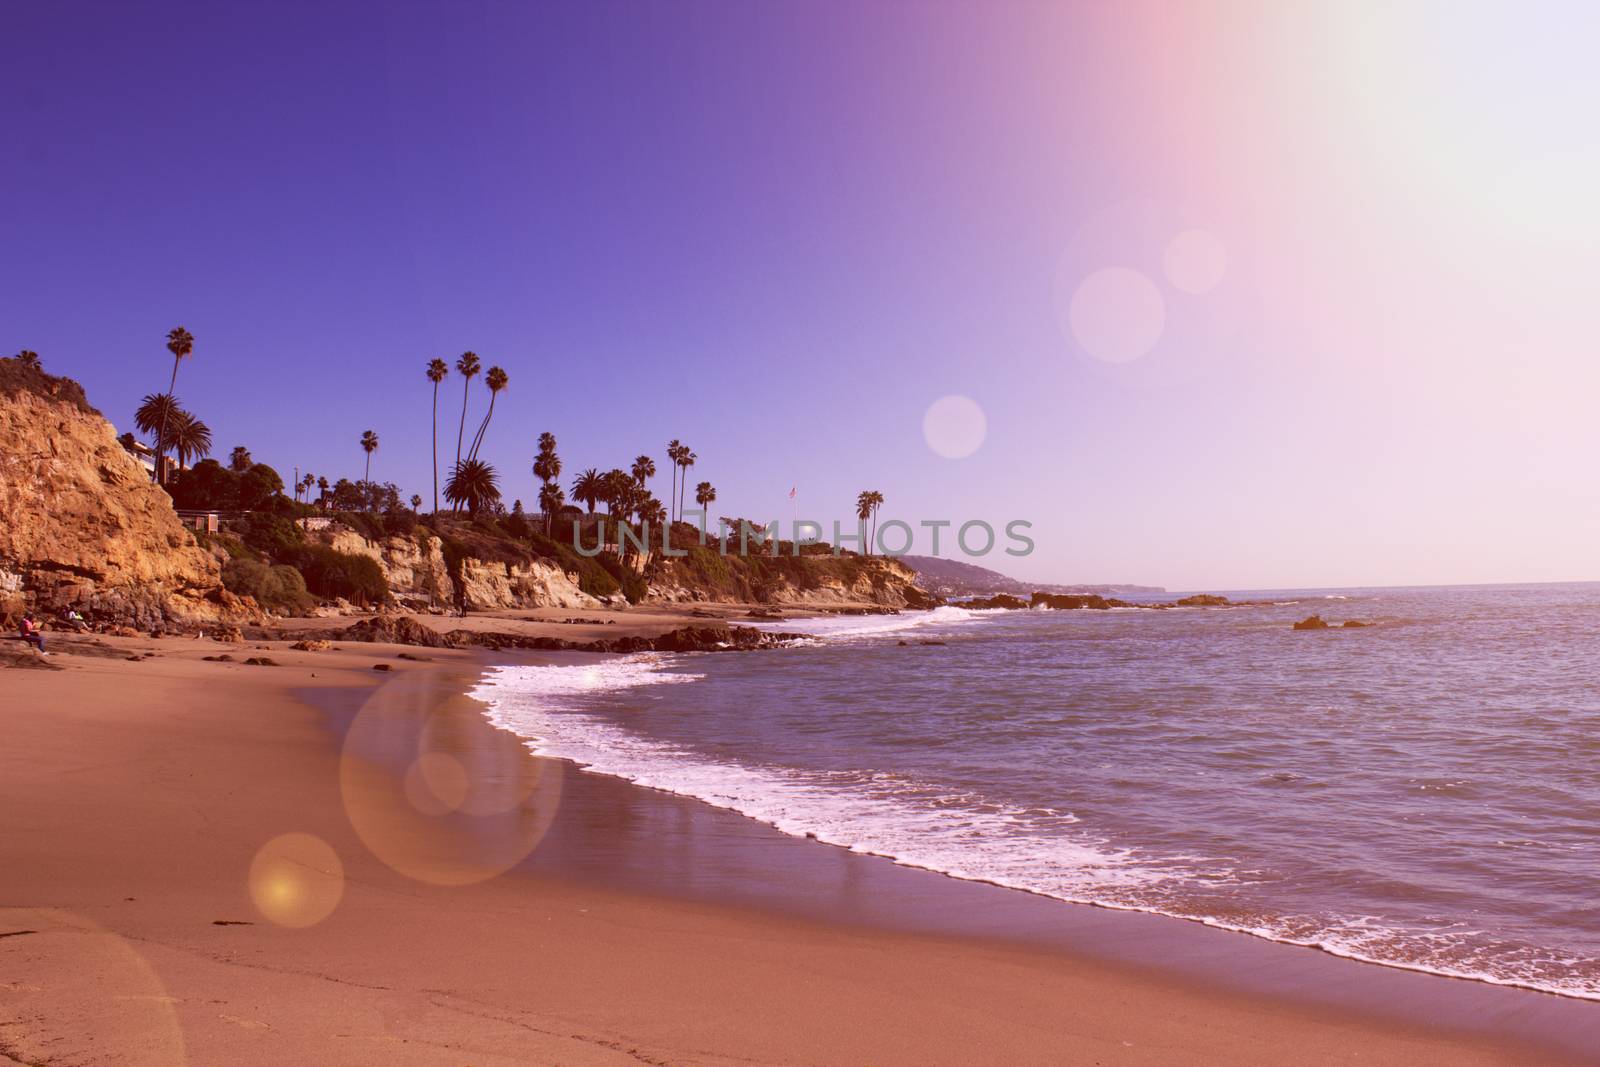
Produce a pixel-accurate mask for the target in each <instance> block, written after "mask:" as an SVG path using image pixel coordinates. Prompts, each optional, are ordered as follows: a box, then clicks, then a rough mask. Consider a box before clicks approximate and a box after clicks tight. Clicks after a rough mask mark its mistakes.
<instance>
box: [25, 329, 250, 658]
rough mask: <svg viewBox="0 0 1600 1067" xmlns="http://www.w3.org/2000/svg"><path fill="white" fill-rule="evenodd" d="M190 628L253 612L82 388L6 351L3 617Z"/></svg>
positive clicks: (143, 627)
mask: <svg viewBox="0 0 1600 1067" xmlns="http://www.w3.org/2000/svg"><path fill="white" fill-rule="evenodd" d="M69 606H70V607H75V608H77V609H78V610H79V611H81V612H82V613H83V614H84V615H85V616H86V617H87V618H88V619H89V620H90V622H92V623H96V624H102V625H124V626H137V627H140V628H142V629H165V628H188V627H192V626H195V625H203V624H215V623H218V622H221V621H225V620H240V619H247V618H250V617H252V616H253V615H254V614H255V611H254V605H253V602H250V601H243V600H240V599H239V598H237V597H234V596H233V595H232V594H230V593H227V592H226V591H224V590H223V588H222V572H221V567H220V565H219V563H218V562H217V560H216V559H215V558H214V557H213V556H212V555H211V554H210V553H208V552H206V551H204V550H203V549H201V548H200V547H199V546H197V545H196V544H195V541H194V538H193V537H192V536H190V534H189V533H188V531H186V530H185V529H184V527H183V524H182V523H181V522H180V521H179V519H178V516H177V513H176V512H174V511H173V510H172V502H171V500H170V499H169V498H168V496H167V495H166V493H165V492H164V491H163V490H161V489H160V488H158V487H157V486H155V485H152V484H151V483H150V480H149V477H148V476H147V474H146V473H145V470H144V468H143V467H142V466H141V465H140V464H139V463H138V461H137V460H135V459H134V458H133V457H132V456H130V455H129V454H128V453H127V452H126V451H125V450H124V449H123V447H122V446H121V445H120V444H119V443H118V442H117V435H116V431H115V430H113V429H112V427H111V424H110V423H109V422H107V421H106V420H105V419H104V418H103V417H102V416H101V415H100V413H99V412H98V411H96V410H95V409H94V408H92V407H90V406H89V403H88V401H87V400H86V399H85V397H84V394H83V389H82V387H81V386H79V385H78V384H77V383H76V382H74V381H71V380H70V379H67V378H54V377H51V376H50V375H47V374H45V373H43V372H42V371H39V370H37V369H35V368H31V367H25V366H23V365H22V364H21V363H19V362H18V361H17V360H15V359H0V615H8V614H12V615H14V614H17V613H19V612H20V611H22V610H23V609H25V608H31V609H33V610H34V611H37V612H39V613H40V614H42V615H46V616H54V615H56V614H58V613H59V612H60V611H61V610H62V609H64V608H66V607H69Z"/></svg>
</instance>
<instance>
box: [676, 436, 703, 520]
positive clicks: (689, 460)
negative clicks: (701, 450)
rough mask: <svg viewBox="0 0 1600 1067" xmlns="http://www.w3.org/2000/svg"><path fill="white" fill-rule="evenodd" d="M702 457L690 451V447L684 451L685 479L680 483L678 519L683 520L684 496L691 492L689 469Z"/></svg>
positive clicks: (682, 460)
mask: <svg viewBox="0 0 1600 1067" xmlns="http://www.w3.org/2000/svg"><path fill="white" fill-rule="evenodd" d="M699 458H700V457H699V456H697V455H695V454H694V453H693V452H691V451H689V449H688V446H685V447H684V449H683V459H681V460H679V462H680V463H682V464H683V477H682V478H681V479H679V481H678V518H679V519H682V518H683V494H684V493H686V492H688V490H689V468H690V467H692V466H694V461H695V460H697V459H699Z"/></svg>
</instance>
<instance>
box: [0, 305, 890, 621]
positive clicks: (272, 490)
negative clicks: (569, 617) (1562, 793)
mask: <svg viewBox="0 0 1600 1067" xmlns="http://www.w3.org/2000/svg"><path fill="white" fill-rule="evenodd" d="M194 351H195V342H194V338H193V336H192V335H191V334H189V333H188V331H186V330H183V329H182V328H181V327H180V328H176V329H174V330H173V331H171V332H170V333H169V335H168V354H169V355H170V356H171V359H172V364H171V366H170V368H168V369H169V375H168V390H167V391H166V392H162V393H152V394H149V395H147V396H145V397H144V398H143V400H142V401H141V403H140V404H139V406H138V408H137V409H136V411H135V412H134V420H133V421H134V425H135V427H136V429H137V431H138V432H139V433H140V434H141V435H143V437H144V439H145V440H147V441H149V442H150V448H149V449H148V450H146V449H145V448H144V446H143V445H141V444H140V443H139V442H138V440H136V439H135V438H134V436H133V435H132V434H125V435H123V437H122V438H120V439H119V440H120V443H121V447H122V448H123V449H126V450H127V451H129V452H132V453H134V454H135V455H137V456H140V457H141V458H145V457H149V456H152V455H153V456H154V457H155V459H156V462H155V467H156V475H155V480H156V481H157V485H156V486H149V489H150V490H152V491H154V492H155V493H156V494H157V495H158V496H159V497H161V498H164V499H167V500H170V502H171V504H172V505H173V507H175V508H176V509H178V510H179V511H180V512H182V513H183V514H185V515H187V516H189V517H188V518H185V519H183V520H182V526H181V527H179V529H180V532H179V533H178V534H177V537H178V538H180V539H181V540H182V541H183V543H185V544H187V545H189V547H190V550H191V551H192V550H193V548H194V547H195V546H196V544H197V545H198V547H200V548H203V549H205V550H207V552H208V553H209V555H210V558H211V559H213V560H214V561H216V562H215V563H214V564H213V565H214V566H216V567H217V568H218V570H217V571H216V572H213V573H214V574H216V575H217V577H214V578H212V579H211V581H212V582H213V583H214V586H215V587H219V588H220V589H221V590H224V591H225V592H226V593H228V594H232V595H233V596H234V597H236V598H249V600H250V601H253V603H254V604H255V605H257V606H259V607H260V608H261V609H264V610H267V611H271V612H277V613H285V614H296V613H303V612H306V611H308V610H311V609H312V608H314V607H315V606H316V605H317V604H318V603H319V602H333V603H338V602H341V601H348V602H349V603H351V604H354V605H358V606H359V605H366V606H377V605H381V604H386V603H392V602H394V600H395V598H396V597H404V598H406V599H407V601H408V602H412V603H414V602H415V601H416V600H417V598H418V597H419V596H420V597H421V598H422V600H423V603H424V605H426V604H429V603H432V604H434V605H438V604H440V603H443V602H448V600H447V599H446V598H448V597H449V596H450V595H451V593H450V592H449V589H448V586H447V583H446V580H445V579H446V578H447V579H448V582H449V583H453V584H454V585H455V588H456V590H457V591H458V592H459V591H460V590H461V589H463V588H466V587H471V588H473V589H475V590H477V591H478V593H479V594H481V595H486V596H490V597H491V602H497V601H494V600H493V598H494V597H501V598H502V600H503V598H504V597H505V596H513V597H514V596H520V595H523V594H512V593H507V592H506V591H505V590H504V589H502V590H500V591H499V592H495V591H494V590H493V589H491V588H490V586H486V585H484V583H485V582H489V583H490V584H491V585H492V583H493V582H494V581H501V582H502V583H503V582H505V581H508V580H511V579H513V578H515V576H516V575H523V576H524V577H522V578H515V580H516V581H525V580H526V581H532V578H531V577H529V576H530V575H535V574H546V575H554V576H555V577H554V578H553V579H551V580H553V581H555V583H556V585H557V586H561V587H564V588H566V589H569V590H575V592H574V593H573V595H577V593H581V594H583V595H586V596H589V597H594V598H597V599H600V600H608V601H612V602H620V601H621V600H623V599H626V600H627V601H628V602H632V603H638V602H640V601H642V600H644V599H645V598H646V597H652V596H653V597H657V598H660V599H665V600H677V601H684V600H688V601H694V600H724V601H726V600H742V601H762V602H772V603H784V602H789V601H793V600H796V599H803V598H805V597H806V596H808V595H811V594H818V595H822V596H824V597H825V598H832V599H833V600H834V601H836V602H840V603H844V602H849V601H851V600H852V599H855V600H859V599H863V598H864V599H869V600H870V599H874V598H877V597H879V596H880V595H887V596H888V597H889V601H888V602H889V603H890V604H891V605H899V604H904V603H907V602H909V601H910V600H912V599H915V598H916V597H918V596H920V594H918V593H916V592H915V591H914V590H911V581H912V577H913V576H912V573H911V572H910V571H909V570H906V569H905V568H903V567H902V568H898V570H896V569H895V568H896V567H897V565H894V564H892V561H883V563H882V564H881V565H874V566H868V565H867V561H865V560H864V559H863V558H862V557H861V556H858V555H855V554H851V553H845V554H844V555H842V556H840V557H837V558H835V557H834V556H833V554H832V552H831V551H830V550H829V548H828V546H826V545H820V546H818V545H804V546H800V548H799V549H796V546H794V545H793V544H792V543H789V542H779V541H778V540H777V538H776V531H768V530H767V529H766V528H765V527H764V526H762V525H761V524H758V523H750V524H748V527H749V532H750V534H751V535H752V536H753V537H754V539H755V540H754V541H753V542H752V544H751V546H750V548H749V549H748V550H745V549H742V548H739V547H738V546H739V538H738V536H737V534H735V536H734V538H733V544H734V546H735V549H730V551H729V554H727V555H724V554H723V553H722V552H721V551H719V549H718V547H717V545H716V542H715V541H710V542H707V541H706V540H705V537H704V535H703V534H702V533H701V529H700V525H699V524H697V523H689V522H686V521H683V520H684V513H685V506H686V502H687V501H688V500H691V499H692V501H693V502H694V503H695V504H696V505H697V506H698V507H699V508H700V509H702V511H703V512H704V511H709V509H710V508H711V507H712V506H713V505H714V504H715V503H717V501H718V499H719V497H718V493H717V489H716V487H715V486H714V485H713V484H712V482H711V481H710V480H708V479H699V480H696V481H691V479H690V477H689V476H690V474H691V473H692V472H693V471H694V470H695V469H696V467H697V464H698V463H699V461H700V457H699V456H698V455H697V454H696V452H695V451H694V450H693V449H692V448H690V447H689V446H688V445H687V444H685V443H684V442H682V441H680V440H673V441H671V442H668V445H667V451H666V456H665V463H666V464H667V465H668V466H669V467H670V472H669V473H670V475H671V479H670V486H669V490H668V494H667V496H666V497H665V498H664V499H663V498H660V497H658V496H657V495H656V493H655V492H654V491H652V484H653V479H654V478H655V477H656V476H657V474H658V473H662V472H661V462H662V461H661V460H660V459H659V458H657V457H653V456H650V455H648V454H645V453H641V454H639V455H637V456H635V457H634V458H633V459H632V460H631V461H630V462H629V463H628V465H627V466H626V467H625V468H624V467H614V468H611V469H605V468H601V467H595V466H587V467H584V468H582V469H580V470H579V472H578V473H577V474H576V475H572V476H570V477H569V476H567V469H566V465H565V463H564V461H563V458H562V456H561V455H560V453H559V450H558V444H557V440H556V437H555V435H554V434H553V433H551V432H549V431H544V432H541V433H539V434H538V435H537V437H536V438H535V442H534V449H533V457H532V463H531V472H532V475H533V482H532V485H533V487H534V488H535V489H536V490H537V492H536V493H535V494H534V495H533V501H532V502H533V508H532V510H531V511H529V510H525V509H524V507H523V503H522V501H521V500H515V501H514V502H513V503H512V505H511V507H510V509H509V510H508V509H507V507H506V503H505V501H506V500H507V499H509V498H510V497H512V496H513V494H512V492H511V491H510V488H509V487H508V486H507V485H506V484H505V481H504V480H503V479H502V476H501V474H500V472H499V471H497V470H496V469H495V467H494V466H493V465H491V464H490V463H489V462H488V461H487V459H486V458H485V456H484V449H485V448H486V441H487V438H488V433H489V431H490V430H491V429H492V428H493V426H494V422H493V419H494V415H495V412H496V411H497V410H498V408H497V398H498V396H499V394H501V393H503V392H504V391H505V390H506V389H507V387H508V385H509V381H510V376H509V374H508V373H507V372H506V371H505V370H504V368H501V367H497V366H491V367H489V368H488V371H487V372H486V373H485V372H483V371H482V369H481V367H482V361H481V360H479V358H478V357H477V355H476V354H475V353H472V352H466V353H463V354H462V356H461V357H460V358H459V359H458V360H456V362H455V366H456V370H457V373H459V374H460V375H461V377H462V379H463V393H462V409H461V411H460V412H459V413H457V414H458V418H457V447H458V453H457V460H456V462H455V463H453V464H452V465H451V466H450V469H449V471H448V473H447V476H446V477H445V478H444V479H443V480H442V484H440V481H439V479H438V475H439V470H438V467H439V464H438V458H437V439H438V416H439V412H438V397H439V390H440V386H441V385H442V384H444V382H445V381H446V380H447V378H448V375H449V371H450V367H449V365H447V364H446V363H445V361H444V360H442V359H435V360H432V361H429V362H428V363H427V364H426V373H425V379H426V380H427V382H428V386H429V389H430V393H431V396H430V398H429V399H430V428H429V429H430V439H431V442H430V443H431V445H432V446H433V456H432V459H431V466H432V473H433V476H434V478H435V483H434V487H433V491H434V492H435V493H436V494H437V495H436V497H435V500H434V507H433V509H432V510H431V511H425V510H424V507H423V505H424V498H423V496H422V495H421V494H418V493H412V494H410V495H409V496H407V495H403V494H402V492H401V490H400V488H399V487H398V486H397V485H395V484H393V483H391V482H379V481H375V480H374V479H373V477H372V461H373V459H374V454H375V453H376V452H377V451H378V450H379V447H380V431H379V429H378V428H372V429H367V430H365V431H363V432H361V433H360V434H359V436H358V437H357V441H358V443H359V445H360V447H361V450H362V460H363V466H362V477H361V478H359V479H347V478H336V477H330V476H329V475H326V474H317V473H315V472H313V471H310V470H303V469H302V468H298V467H297V468H295V470H294V471H293V472H292V473H293V478H292V479H286V477H285V475H284V474H283V473H281V472H280V469H279V468H275V467H273V466H271V465H269V464H267V463H264V462H261V461H260V460H259V459H258V458H257V455H258V454H259V453H257V451H256V450H254V449H252V448H251V447H250V446H249V445H248V444H244V443H237V444H233V445H231V446H230V447H229V448H228V449H226V450H224V451H223V452H222V453H221V455H220V457H213V455H212V453H213V449H214V445H215V441H214V434H213V431H212V429H211V427H210V426H209V425H208V424H207V423H206V422H205V420H203V419H201V418H199V417H198V416H197V415H195V414H194V413H193V412H191V411H189V410H188V409H187V408H186V407H184V405H183V404H182V403H181V402H180V400H179V398H178V396H177V394H176V393H175V391H174V390H175V387H176V380H177V377H178V371H179V370H180V369H181V367H182V366H183V364H184V363H185V362H186V361H188V360H189V359H190V358H192V355H193V352H194ZM5 362H6V363H7V364H10V365H11V366H13V367H15V368H17V375H18V376H19V377H17V380H18V381H21V382H27V381H32V382H34V383H35V385H36V386H37V388H38V389H39V390H41V394H42V395H44V394H49V395H60V396H66V397H79V398H81V395H82V394H81V390H79V389H78V387H77V386H76V384H75V383H70V382H68V380H67V379H57V378H51V377H50V376H48V375H45V374H44V373H43V371H42V369H41V367H40V359H39V357H38V355H37V353H34V352H32V351H31V350H24V351H22V352H19V353H18V354H17V356H16V357H14V358H13V359H11V360H6V361H5ZM30 375H31V376H34V377H33V378H29V377H28V376H30ZM475 377H477V378H481V379H482V382H483V385H484V386H485V387H486V389H487V391H488V393H489V397H488V403H487V404H486V405H485V406H484V407H483V409H482V413H481V415H480V416H478V417H477V421H476V422H475V423H474V432H473V435H472V436H471V437H470V438H469V437H467V436H466V423H467V421H468V412H469V410H470V409H471V408H472V398H473V389H472V386H471V381H472V379H473V378H475ZM8 380H9V379H8ZM52 383H67V384H66V385H62V384H52ZM31 387H33V386H30V388H31ZM69 387H70V388H69ZM76 402H77V403H80V404H81V405H82V407H83V410H85V411H87V412H89V413H90V414H92V415H94V416H95V417H96V418H97V419H98V413H95V412H93V409H90V408H88V407H87V404H86V403H85V402H83V401H81V399H80V400H78V401H76ZM101 425H103V424H101ZM86 432H87V431H86ZM168 461H170V462H168ZM525 469H527V468H525ZM878 499H879V500H881V494H879V495H878ZM441 507H443V508H445V509H447V510H443V511H441ZM195 513H213V514H214V515H215V516H216V517H217V519H216V520H214V522H213V524H212V525H211V526H210V527H209V528H207V526H206V524H205V522H203V521H201V520H200V519H197V518H195V517H194V516H195ZM173 521H177V520H176V516H173ZM723 522H724V523H727V524H729V525H730V526H731V528H732V529H733V530H735V531H737V530H738V529H739V526H740V521H739V520H727V519H724V520H723ZM707 525H708V526H710V527H711V528H713V529H714V528H715V520H712V521H711V522H709V523H707ZM183 528H187V531H188V532H187V533H183V532H181V530H182V529H183ZM352 534H353V535H355V539H354V540H352V539H351V536H350V535H352ZM167 543H169V544H172V545H174V546H177V544H178V541H177V540H172V539H171V538H170V537H169V540H168V542H167ZM664 543H665V544H668V545H670V550H671V554H670V555H669V554H668V553H667V552H664V551H663V550H662V549H663V544H664ZM577 546H583V547H582V550H581V551H580V550H579V549H578V547H577ZM680 553H681V555H680ZM430 554H436V555H434V556H433V558H435V559H440V558H442V560H443V564H444V565H443V569H442V572H441V574H440V576H439V578H438V580H434V579H432V578H430V579H428V580H427V581H426V582H424V581H423V580H422V579H421V578H419V577H418V576H417V574H418V573H419V572H415V568H410V567H408V566H401V569H400V570H399V571H392V570H391V569H390V567H391V565H390V563H389V562H388V560H389V558H390V557H394V558H396V559H412V560H425V559H426V558H427V557H429V555H430ZM486 567H487V568H489V570H485V568H486ZM495 567H499V568H501V571H502V572H503V574H502V575H501V577H500V578H496V577H495V575H496V573H500V572H495V571H494V569H493V568H495ZM530 568H531V570H530ZM540 568H544V569H543V570H540ZM902 571H903V572H904V573H900V572H902ZM891 572H893V573H891ZM394 574H399V575H400V577H399V578H398V579H397V580H398V581H400V583H401V585H400V586H398V587H397V588H390V581H391V578H392V576H393V575H394ZM541 580H543V579H541ZM203 585H204V583H203V582H202V583H200V586H198V587H203ZM528 588H529V589H533V588H534V587H533V586H529V587H528ZM885 591H888V593H886V592H885ZM907 591H908V592H907ZM526 595H529V596H538V595H541V594H538V593H528V594H526ZM559 595H565V594H559ZM534 602H535V603H536V602H537V601H534Z"/></svg>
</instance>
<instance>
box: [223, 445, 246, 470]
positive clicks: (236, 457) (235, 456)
mask: <svg viewBox="0 0 1600 1067" xmlns="http://www.w3.org/2000/svg"><path fill="white" fill-rule="evenodd" d="M250 464H251V459H250V450H249V449H248V448H246V447H244V445H234V446H233V451H232V452H229V453H228V469H229V470H231V471H233V472H234V473H235V474H243V473H244V472H245V471H247V470H249V469H250Z"/></svg>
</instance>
